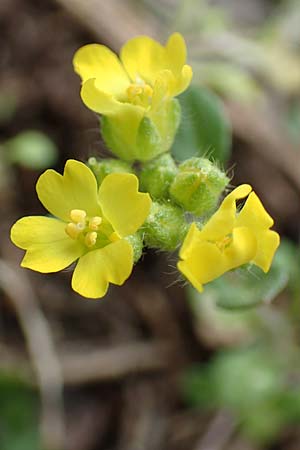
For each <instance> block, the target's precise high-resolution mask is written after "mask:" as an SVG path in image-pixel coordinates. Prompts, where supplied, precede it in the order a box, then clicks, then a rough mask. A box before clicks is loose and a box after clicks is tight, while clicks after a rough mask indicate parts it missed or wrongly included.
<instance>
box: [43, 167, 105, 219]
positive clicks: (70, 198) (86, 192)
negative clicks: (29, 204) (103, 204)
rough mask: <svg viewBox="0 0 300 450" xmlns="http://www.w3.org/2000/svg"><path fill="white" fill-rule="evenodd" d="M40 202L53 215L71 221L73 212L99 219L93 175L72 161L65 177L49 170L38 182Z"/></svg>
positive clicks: (66, 169) (65, 171) (96, 188)
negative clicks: (84, 212)
mask: <svg viewBox="0 0 300 450" xmlns="http://www.w3.org/2000/svg"><path fill="white" fill-rule="evenodd" d="M36 190H37V194H38V197H39V199H40V201H41V202H42V203H43V205H44V206H45V208H46V209H47V210H48V211H49V212H50V213H51V214H53V215H54V216H56V217H59V218H60V219H62V220H64V221H69V219H70V212H71V210H72V209H82V210H84V211H86V212H87V214H88V215H89V216H99V214H100V212H101V210H100V206H99V203H98V192H97V190H98V187H97V181H96V178H95V176H94V174H93V172H92V171H91V170H90V169H89V168H88V167H87V166H86V165H85V164H83V163H82V162H80V161H75V160H73V159H69V160H68V161H67V162H66V165H65V169H64V174H63V175H60V174H59V173H57V172H56V171H55V170H52V169H49V170H46V172H44V173H43V174H42V175H41V176H40V178H39V179H38V182H37V185H36Z"/></svg>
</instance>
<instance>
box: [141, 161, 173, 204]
mask: <svg viewBox="0 0 300 450" xmlns="http://www.w3.org/2000/svg"><path fill="white" fill-rule="evenodd" d="M176 173H177V166H176V164H175V161H174V160H173V158H172V156H171V155H170V154H169V153H166V154H164V155H161V156H159V157H158V158H156V159H154V160H153V161H150V162H148V163H146V164H144V165H143V167H142V170H141V172H140V183H141V188H142V190H143V191H145V192H149V194H150V195H151V197H152V198H153V199H163V198H164V199H168V197H169V187H170V184H171V183H172V181H173V180H174V177H175V175H176Z"/></svg>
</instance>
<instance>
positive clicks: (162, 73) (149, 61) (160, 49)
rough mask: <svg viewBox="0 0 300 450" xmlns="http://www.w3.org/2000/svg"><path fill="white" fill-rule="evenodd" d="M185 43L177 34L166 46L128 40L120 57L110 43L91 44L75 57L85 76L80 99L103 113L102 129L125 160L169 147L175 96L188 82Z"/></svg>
mask: <svg viewBox="0 0 300 450" xmlns="http://www.w3.org/2000/svg"><path fill="white" fill-rule="evenodd" d="M185 61H186V46H185V42H184V39H183V37H182V36H181V35H180V34H179V33H174V34H172V35H171V36H170V38H169V40H168V42H167V44H166V46H165V47H164V46H162V45H161V44H159V43H158V42H156V41H155V40H153V39H151V38H150V37H147V36H138V37H135V38H133V39H131V40H129V41H128V42H127V43H126V44H125V45H124V46H123V47H122V49H121V52H120V59H118V57H117V56H116V55H115V54H114V53H113V52H112V51H111V50H109V49H108V48H107V47H105V46H104V45H99V44H90V45H86V46H84V47H82V48H80V49H79V50H78V51H77V52H76V54H75V56H74V60H73V64H74V69H75V71H76V72H77V73H78V74H79V75H80V77H81V79H82V82H83V84H82V89H81V98H82V100H83V102H84V103H85V105H86V106H87V107H88V108H90V109H92V110H93V111H95V112H97V113H99V114H103V115H104V116H105V119H108V120H105V121H103V123H102V133H103V136H104V138H105V140H106V141H107V144H108V145H109V146H110V147H111V149H112V151H113V152H114V153H115V154H117V155H118V156H119V157H120V158H122V159H125V160H134V159H139V160H148V159H151V158H153V157H154V156H157V155H158V154H159V153H162V152H164V151H167V150H168V149H169V148H170V146H171V144H172V141H173V138H174V135H175V132H176V130H177V127H178V124H179V120H180V109H179V110H178V108H179V106H178V104H177V102H175V101H174V99H172V97H175V96H176V95H178V94H180V93H181V92H183V91H184V90H185V89H186V88H187V87H188V86H189V84H190V81H191V78H192V69H191V67H190V66H188V65H186V64H185Z"/></svg>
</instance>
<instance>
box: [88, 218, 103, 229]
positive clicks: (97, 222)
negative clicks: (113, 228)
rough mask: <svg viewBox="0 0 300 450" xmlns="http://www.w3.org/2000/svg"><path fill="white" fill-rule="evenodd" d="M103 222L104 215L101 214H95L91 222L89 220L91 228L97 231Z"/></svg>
mask: <svg viewBox="0 0 300 450" xmlns="http://www.w3.org/2000/svg"><path fill="white" fill-rule="evenodd" d="M101 223H102V217H99V216H95V217H92V218H91V220H90V222H89V229H90V230H92V231H97V230H98V229H99V226H100V225H101Z"/></svg>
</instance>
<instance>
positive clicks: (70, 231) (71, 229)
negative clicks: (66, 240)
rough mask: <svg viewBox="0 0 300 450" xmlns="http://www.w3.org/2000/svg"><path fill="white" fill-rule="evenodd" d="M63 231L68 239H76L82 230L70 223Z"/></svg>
mask: <svg viewBox="0 0 300 450" xmlns="http://www.w3.org/2000/svg"><path fill="white" fill-rule="evenodd" d="M65 231H66V233H67V235H68V236H70V238H72V239H77V238H78V236H79V234H80V233H81V231H82V230H81V229H80V227H78V226H77V225H76V224H75V223H73V222H70V223H68V225H67V226H66V228H65Z"/></svg>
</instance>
